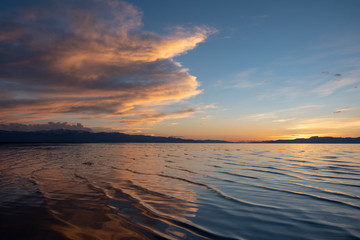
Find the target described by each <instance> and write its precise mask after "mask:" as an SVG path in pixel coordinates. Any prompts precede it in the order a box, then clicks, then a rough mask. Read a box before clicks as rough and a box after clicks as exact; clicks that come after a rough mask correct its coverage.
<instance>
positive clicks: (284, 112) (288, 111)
mask: <svg viewBox="0 0 360 240" xmlns="http://www.w3.org/2000/svg"><path fill="white" fill-rule="evenodd" d="M318 107H322V106H321V105H313V104H309V105H302V106H298V107H293V108H285V109H279V110H276V111H271V112H266V113H257V114H253V115H249V116H248V118H250V119H252V120H255V121H259V120H264V119H275V120H273V122H286V121H291V120H294V118H283V117H287V116H294V115H299V114H300V113H303V112H304V111H305V110H306V109H311V108H318ZM277 118H280V119H277Z"/></svg>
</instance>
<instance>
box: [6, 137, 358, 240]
mask: <svg viewBox="0 0 360 240" xmlns="http://www.w3.org/2000/svg"><path fill="white" fill-rule="evenodd" d="M0 174H1V175H0V235H1V236H2V237H4V239H75V240H77V239H79V240H80V239H99V240H100V239H360V146H359V145H356V144H136V143H126V144H124V143H120V144H52V145H51V144H50V145H49V144H35V145H34V144H32V145H31V144H27V145H26V144H23V145H20V144H19V145H1V146H0Z"/></svg>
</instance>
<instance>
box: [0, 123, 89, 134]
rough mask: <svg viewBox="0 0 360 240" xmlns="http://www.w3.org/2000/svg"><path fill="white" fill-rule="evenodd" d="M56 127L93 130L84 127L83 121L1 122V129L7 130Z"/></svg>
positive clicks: (29, 130)
mask: <svg viewBox="0 0 360 240" xmlns="http://www.w3.org/2000/svg"><path fill="white" fill-rule="evenodd" d="M56 129H66V130H80V131H88V132H91V131H92V129H90V128H87V127H84V126H83V125H82V124H81V123H77V124H70V123H68V122H48V123H45V124H21V123H9V124H3V123H0V130H5V131H25V132H31V131H44V130H56Z"/></svg>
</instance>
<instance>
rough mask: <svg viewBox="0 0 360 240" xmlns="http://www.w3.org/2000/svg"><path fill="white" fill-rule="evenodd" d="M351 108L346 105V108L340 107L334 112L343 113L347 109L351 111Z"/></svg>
mask: <svg viewBox="0 0 360 240" xmlns="http://www.w3.org/2000/svg"><path fill="white" fill-rule="evenodd" d="M350 109H351V108H349V107H344V108H340V109H337V110H336V111H335V112H334V114H338V113H342V112H345V111H349V110H350Z"/></svg>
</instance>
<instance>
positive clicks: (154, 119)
mask: <svg viewBox="0 0 360 240" xmlns="http://www.w3.org/2000/svg"><path fill="white" fill-rule="evenodd" d="M197 112H199V111H198V110H197V109H194V108H189V109H182V110H178V111H173V112H166V113H158V112H153V113H143V114H136V115H134V116H130V117H124V118H122V119H121V122H122V124H123V125H125V126H128V127H131V126H134V125H135V126H136V125H144V124H155V123H158V122H161V121H164V120H166V119H179V118H187V117H190V116H191V115H192V114H194V113H197Z"/></svg>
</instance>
